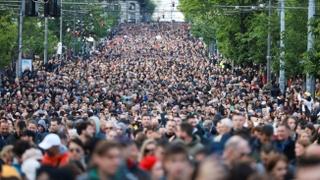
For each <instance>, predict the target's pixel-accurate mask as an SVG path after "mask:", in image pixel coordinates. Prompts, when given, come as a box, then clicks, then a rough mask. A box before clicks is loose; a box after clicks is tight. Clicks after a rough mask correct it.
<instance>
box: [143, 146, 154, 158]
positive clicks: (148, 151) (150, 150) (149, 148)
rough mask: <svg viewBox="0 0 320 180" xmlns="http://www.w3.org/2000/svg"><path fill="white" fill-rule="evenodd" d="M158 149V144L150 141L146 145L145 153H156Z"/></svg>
mask: <svg viewBox="0 0 320 180" xmlns="http://www.w3.org/2000/svg"><path fill="white" fill-rule="evenodd" d="M155 150H156V145H155V144H154V143H150V144H148V145H147V146H146V148H145V150H144V155H145V156H147V155H154V152H155Z"/></svg>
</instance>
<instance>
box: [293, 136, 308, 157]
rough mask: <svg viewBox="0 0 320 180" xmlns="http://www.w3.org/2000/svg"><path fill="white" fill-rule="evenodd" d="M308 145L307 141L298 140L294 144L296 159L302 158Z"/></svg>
mask: <svg viewBox="0 0 320 180" xmlns="http://www.w3.org/2000/svg"><path fill="white" fill-rule="evenodd" d="M310 144H311V143H310V141H308V140H303V139H299V140H298V141H297V142H296V145H295V149H294V151H295V153H296V157H302V156H303V155H304V154H305V151H306V149H307V147H308V146H309V145H310Z"/></svg>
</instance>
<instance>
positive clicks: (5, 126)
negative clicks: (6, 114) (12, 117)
mask: <svg viewBox="0 0 320 180" xmlns="http://www.w3.org/2000/svg"><path fill="white" fill-rule="evenodd" d="M0 130H1V134H2V135H7V134H8V133H9V125H8V123H6V122H2V123H1V126H0Z"/></svg>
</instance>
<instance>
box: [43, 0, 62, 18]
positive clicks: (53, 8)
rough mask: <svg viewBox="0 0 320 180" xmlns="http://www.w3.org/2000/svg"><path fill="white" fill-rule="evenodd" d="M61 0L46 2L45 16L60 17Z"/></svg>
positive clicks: (46, 0) (47, 0)
mask: <svg viewBox="0 0 320 180" xmlns="http://www.w3.org/2000/svg"><path fill="white" fill-rule="evenodd" d="M60 3H61V0H45V4H44V16H45V17H48V16H51V17H60V15H61V14H60V7H61V6H60Z"/></svg>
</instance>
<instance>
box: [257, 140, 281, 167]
mask: <svg viewBox="0 0 320 180" xmlns="http://www.w3.org/2000/svg"><path fill="white" fill-rule="evenodd" d="M276 153H277V150H276V149H275V148H274V147H273V145H272V144H271V143H268V144H264V145H263V146H262V147H261V150H260V159H261V162H262V164H263V165H264V166H266V165H267V163H268V162H269V159H270V157H272V156H273V155H274V154H276Z"/></svg>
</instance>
